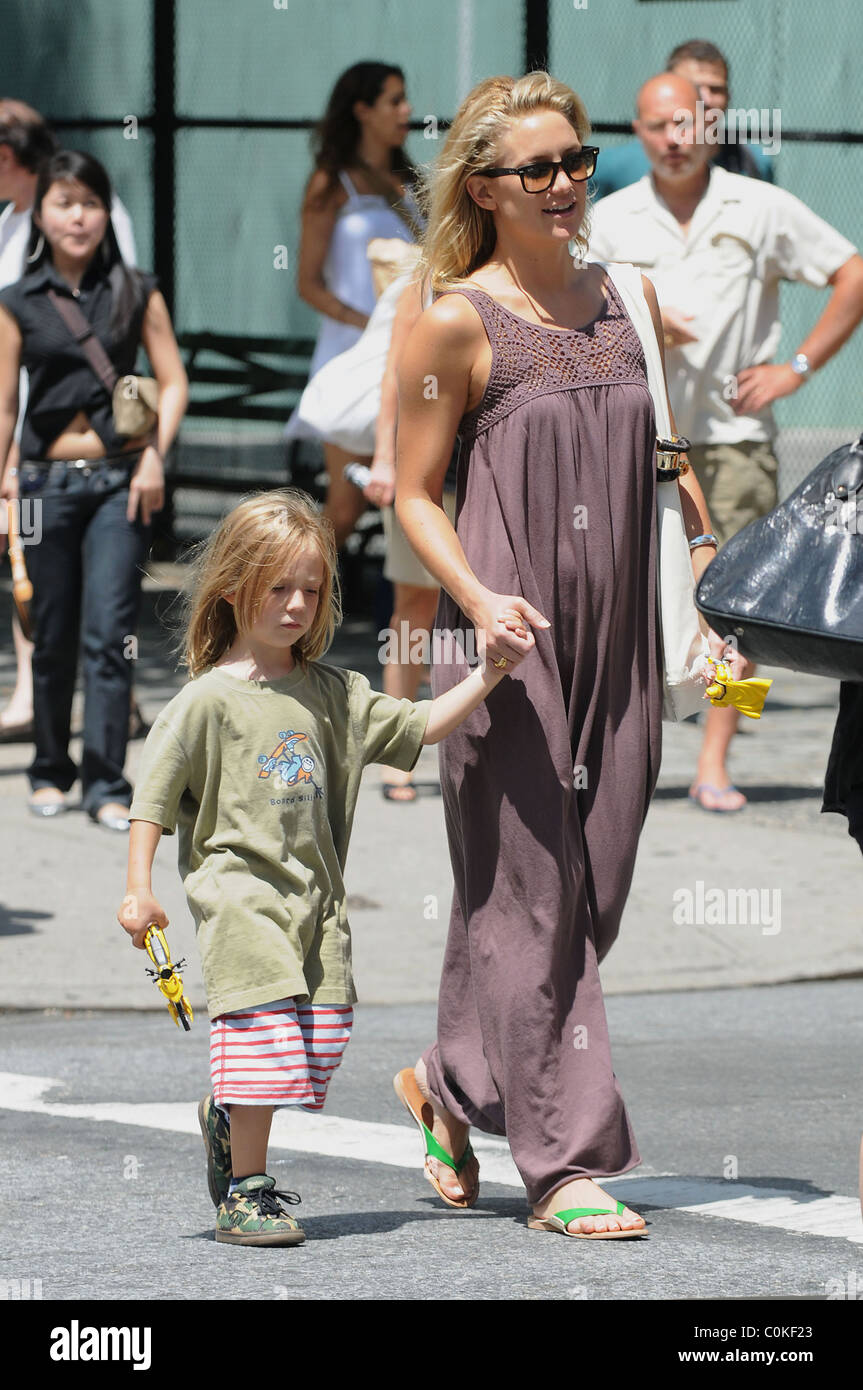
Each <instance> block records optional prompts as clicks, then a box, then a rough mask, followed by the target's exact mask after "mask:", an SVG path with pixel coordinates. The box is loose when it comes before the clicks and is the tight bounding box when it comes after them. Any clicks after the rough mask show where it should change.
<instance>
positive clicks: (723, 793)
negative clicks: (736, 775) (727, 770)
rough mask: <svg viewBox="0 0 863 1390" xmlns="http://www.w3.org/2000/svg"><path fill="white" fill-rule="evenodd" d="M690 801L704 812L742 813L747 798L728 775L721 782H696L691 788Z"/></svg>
mask: <svg viewBox="0 0 863 1390" xmlns="http://www.w3.org/2000/svg"><path fill="white" fill-rule="evenodd" d="M689 800H690V801H691V802H692V803H693V805H696V806H700V807H701V809H702V811H720V812H726V813H727V812H729V811H742V810H743V807H744V806H745V805H746V797H745V796H744V795H743V792H742V791H740V789H739V788H738V787H735V786H734V785H733V784H732V783H731V782H730V781H729V780H728V777H727V775H725V776H724V777H723V779H722V780H721V781H720V782H701V781H696V782H695V783H694V784H693V785H692V786H691V787H690V788H689Z"/></svg>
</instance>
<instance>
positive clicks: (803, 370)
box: [788, 352, 811, 381]
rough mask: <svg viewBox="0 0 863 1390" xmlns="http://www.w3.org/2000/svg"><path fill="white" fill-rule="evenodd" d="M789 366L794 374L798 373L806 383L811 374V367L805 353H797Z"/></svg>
mask: <svg viewBox="0 0 863 1390" xmlns="http://www.w3.org/2000/svg"><path fill="white" fill-rule="evenodd" d="M788 365H789V367H790V368H791V370H792V372H796V373H797V375H798V376H802V377H803V379H804V381H805V380H806V377H808V375H809V372H810V370H811V369H810V366H809V358H808V357H807V356H806V353H805V352H795V354H794V356H793V357H792V359H791V361H790V362H789V364H788Z"/></svg>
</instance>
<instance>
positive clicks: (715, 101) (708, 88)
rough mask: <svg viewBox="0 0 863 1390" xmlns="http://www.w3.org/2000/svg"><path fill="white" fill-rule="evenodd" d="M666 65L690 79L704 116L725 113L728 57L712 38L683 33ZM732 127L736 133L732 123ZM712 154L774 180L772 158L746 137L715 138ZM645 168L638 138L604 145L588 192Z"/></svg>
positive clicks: (606, 188) (620, 184)
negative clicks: (694, 36) (700, 101)
mask: <svg viewBox="0 0 863 1390" xmlns="http://www.w3.org/2000/svg"><path fill="white" fill-rule="evenodd" d="M665 70H666V72H673V73H675V74H676V76H678V77H686V78H688V79H689V81H690V82H694V84H695V86H696V87H697V88H698V95H699V96H700V98H701V100H702V102H703V103H704V117H705V121H706V122H710V121H711V119H715V118H716V117H717V116H718V115H720V113H721V116H722V117H723V118H724V116H725V113H726V111H727V110H728V102H729V82H730V70H729V66H728V59H727V58H726V57H725V54H724V53H722V52H721V50H720V49H718V48H717V47H716V44H715V43H710V42H709V41H708V40H707V39H687V41H686V43H679V44H678V45H677V47H676V48H674V49H672V51H671V53H669V55H668V60H667V62H666V64H665ZM633 125H634V122H633ZM734 133H735V135H736V134H737V133H738V132H737V129H736V126H735V131H734ZM711 158H712V159H713V160H715V162H716V164H717V165H718V166H719V168H720V169H727V170H728V172H729V174H746V175H747V177H748V178H754V179H767V180H768V181H769V182H770V183H772V182H773V164H772V161H771V160H770V159H768V157H767V155H766V154H764V153H763V152H762V150H760V149H759V148H758V146H757V145H749V144H747V143H746V141H745V140H739V139H730V138H729V139H724V140H720V141H718V142H717V143H715V144H713V145H712V148H711ZM649 172H650V165H649V164H648V162H647V157H646V155H645V153H644V149H643V147H642V144H641V141H640V140H628V141H627V142H626V144H625V145H612V146H611V147H610V148H608V147H607V148H604V149H603V151H602V159H601V160H600V161H599V163H598V164H597V167H596V173H595V174H594V176H593V178H592V180H591V184H590V192H591V196H592V197H593V199H594V201H598V200H599V199H600V198H604V197H605V196H606V195H607V194H608V193H617V192H618V191H619V190H620V189H621V188H628V187H629V185H630V184H631V183H635V181H636V179H640V178H643V177H644V175H645V174H648V173H649Z"/></svg>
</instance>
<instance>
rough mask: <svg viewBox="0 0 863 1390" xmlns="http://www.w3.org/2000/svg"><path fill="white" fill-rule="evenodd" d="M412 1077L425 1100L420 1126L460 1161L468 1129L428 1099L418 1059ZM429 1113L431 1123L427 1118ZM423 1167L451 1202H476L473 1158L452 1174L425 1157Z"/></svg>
mask: <svg viewBox="0 0 863 1390" xmlns="http://www.w3.org/2000/svg"><path fill="white" fill-rule="evenodd" d="M414 1076H415V1077H416V1082H417V1086H418V1087H419V1089H420V1092H421V1094H422V1095H423V1096H425V1098H426V1102H427V1104H426V1105H425V1106H423V1110H424V1112H425V1113H424V1114H423V1123H424V1124H425V1125H427V1126H428V1128H429V1129H430V1130H431V1132H432V1134H433V1135H434V1137H435V1139H436V1140H437V1141H438V1143H439V1144H440V1145H441V1147H442V1148H444V1149H446V1151H447V1153H449V1154H452V1156H453V1158H455V1159H456V1160H458V1159H460V1158H461V1156H462V1154H463V1153H464V1151H465V1149H466V1148H467V1144H468V1138H469V1135H470V1126H469V1125H463V1124H461V1123H460V1121H458V1120H456V1119H455V1118H454V1117H453V1116H452V1115H451V1114H450V1113H449V1111H448V1110H443V1109H441V1107H440V1106H438V1105H436V1104H435V1102H434V1101H433V1100H432V1099H431V1098H430V1096H429V1089H428V1082H427V1079H426V1069H425V1063H424V1062H423V1060H422V1058H420V1060H419V1061H418V1062H417V1064H416V1066H415V1067H414ZM429 1112H431V1119H430V1116H429ZM426 1167H427V1168H428V1169H429V1170H430V1172H431V1174H432V1176H433V1177H434V1178H435V1179H436V1181H437V1183H438V1185H439V1187H440V1188H441V1189H442V1191H443V1192H444V1193H445V1194H446V1196H447V1197H449V1198H451V1200H452V1201H454V1202H461V1201H463V1200H464V1199H465V1198H466V1197H467V1198H471V1197H473V1198H474V1199H476V1195H477V1192H478V1190H479V1162H478V1160H477V1158H476V1156H475V1155H473V1154H472V1155H471V1157H470V1158H469V1159H468V1161H467V1163H466V1164H465V1166H464V1167H463V1168H462V1170H461V1172H460V1173H455V1172H453V1170H452V1168H448V1167H447V1165H446V1164H445V1163H442V1162H441V1160H440V1159H438V1158H431V1157H428V1158H427V1159H426Z"/></svg>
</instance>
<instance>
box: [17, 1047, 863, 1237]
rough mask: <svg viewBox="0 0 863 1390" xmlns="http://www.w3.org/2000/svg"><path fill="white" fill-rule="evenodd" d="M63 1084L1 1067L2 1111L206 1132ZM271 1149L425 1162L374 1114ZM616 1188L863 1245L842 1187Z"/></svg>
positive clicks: (484, 1152) (705, 1183)
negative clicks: (62, 1091)
mask: <svg viewBox="0 0 863 1390" xmlns="http://www.w3.org/2000/svg"><path fill="white" fill-rule="evenodd" d="M63 1084H64V1083H63V1082H61V1081H57V1080H55V1079H54V1078H52V1077H48V1076H24V1075H21V1074H19V1073H14V1072H0V1110H16V1111H20V1112H26V1113H27V1114H31V1115H54V1116H59V1117H61V1118H63V1119H68V1120H90V1121H95V1122H96V1123H110V1124H118V1125H137V1126H138V1127H140V1128H142V1129H159V1130H168V1131H170V1132H172V1133H174V1134H194V1135H199V1133H200V1131H199V1129H198V1116H197V1102H195V1101H178V1102H174V1103H163V1102H156V1103H141V1104H138V1103H131V1102H125V1101H98V1102H90V1103H85V1104H75V1105H70V1104H68V1103H66V1102H64V1101H56V1100H46V1099H45V1096H46V1095H47V1094H49V1093H50V1092H52V1091H56V1089H57V1088H58V1087H62V1086H63ZM471 1143H472V1144H473V1147H474V1149H475V1151H476V1153H477V1156H478V1158H479V1160H480V1163H481V1166H482V1174H483V1177H484V1178H485V1179H486V1181H487V1182H494V1183H500V1184H502V1185H503V1186H506V1187H517V1188H521V1187H522V1181H521V1178H520V1177H519V1174H518V1170H517V1169H516V1166H515V1164H514V1163H513V1161H512V1157H511V1155H510V1152H509V1147H508V1145H507V1143H506V1140H505V1139H495V1138H492V1137H490V1136H489V1135H471ZM270 1147H271V1148H274V1149H286V1150H289V1151H290V1152H291V1153H304V1154H315V1155H317V1156H319V1157H323V1158H341V1159H345V1158H348V1159H353V1160H354V1161H356V1162H360V1163H380V1164H384V1165H385V1166H386V1167H392V1168H413V1169H416V1170H418V1169H419V1167H420V1159H421V1147H420V1143H419V1136H418V1134H417V1132H416V1130H415V1129H414V1128H413V1127H412V1126H410V1127H409V1126H408V1125H390V1124H376V1123H373V1122H372V1121H369V1120H345V1119H341V1118H340V1117H339V1116H336V1115H309V1114H307V1113H305V1112H304V1111H301V1110H280V1111H277V1112H276V1115H275V1116H274V1118H273V1130H272V1136H271V1141H270ZM613 1182H614V1186H615V1188H618V1187H621V1186H622V1185H623V1184H624V1183H625V1184H626V1201H627V1203H628V1204H629V1205H630V1206H632V1207H634V1208H636V1209H637V1208H639V1207H660V1208H666V1209H673V1210H675V1211H685V1212H689V1213H691V1214H692V1215H695V1216H708V1217H718V1218H724V1219H725V1220H727V1221H741V1222H748V1223H750V1224H753V1225H757V1226H765V1227H772V1228H774V1229H778V1230H783V1231H793V1232H796V1233H798V1234H799V1233H805V1234H808V1235H816V1236H829V1237H832V1238H833V1239H840V1240H847V1241H851V1242H852V1243H853V1244H857V1245H861V1244H863V1221H861V1215H860V1203H859V1202H858V1201H857V1199H856V1197H842V1196H839V1195H838V1194H837V1193H822V1192H817V1191H816V1192H813V1193H811V1194H809V1193H805V1194H803V1195H802V1196H801V1194H800V1193H799V1192H795V1191H793V1190H785V1189H782V1188H776V1187H753V1186H749V1185H748V1184H746V1183H742V1182H729V1181H727V1180H725V1179H723V1178H687V1177H681V1176H679V1175H677V1174H675V1173H660V1174H656V1175H651V1176H650V1177H640V1176H638V1175H634V1176H633V1175H630V1174H627V1175H624V1176H623V1177H618V1178H614V1179H613Z"/></svg>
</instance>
